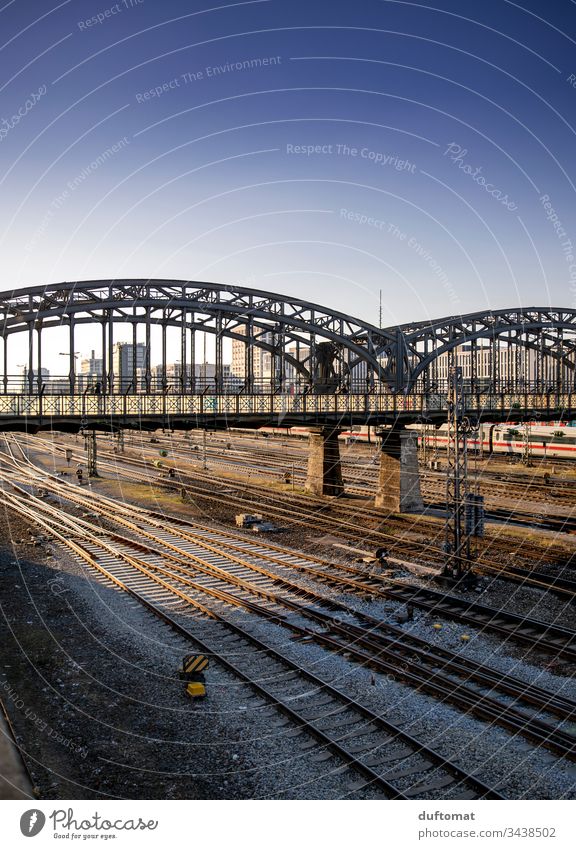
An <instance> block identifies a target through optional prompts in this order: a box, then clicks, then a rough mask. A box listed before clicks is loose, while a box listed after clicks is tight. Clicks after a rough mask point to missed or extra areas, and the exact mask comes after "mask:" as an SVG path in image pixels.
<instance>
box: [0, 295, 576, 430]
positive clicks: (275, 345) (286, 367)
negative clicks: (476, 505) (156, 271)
mask: <svg viewBox="0 0 576 849" xmlns="http://www.w3.org/2000/svg"><path fill="white" fill-rule="evenodd" d="M84 325H92V326H94V325H96V326H98V327H99V336H100V340H101V342H100V350H99V356H98V358H97V359H98V360H99V362H100V365H99V368H98V372H97V373H96V374H92V375H91V376H90V377H89V378H87V377H86V375H85V374H82V373H79V372H78V368H77V362H76V357H77V355H78V352H77V351H76V346H77V342H78V338H79V333H80V331H81V330H82V327H83V326H84ZM121 325H123V326H124V327H125V328H126V327H128V328H129V330H128V335H129V336H130V337H131V342H130V343H125V344H126V346H127V349H128V353H129V351H130V350H131V351H132V356H131V358H130V357H128V358H127V360H126V358H124V359H125V361H122V359H121V358H119V356H118V347H119V346H118V345H115V340H116V336H117V335H118V337H120V336H122V332H119V333H118V334H117V330H118V328H119V327H120V326H121ZM55 328H59V329H60V333H59V335H58V338H59V340H61V339H62V335H63V334H64V335H65V341H64V342H59V345H60V347H64V348H66V350H65V351H64V352H63V353H64V356H65V357H66V358H67V359H66V363H67V373H66V374H65V375H63V376H62V377H60V378H58V379H56V380H55V379H48V378H47V377H45V370H43V365H42V363H43V334H44V333H45V332H47V331H50V330H52V329H55ZM124 332H126V331H125V330H124ZM0 333H1V335H2V340H3V346H2V350H1V351H0V353H3V372H2V377H1V381H2V383H1V386H0V391H1V392H2V394H0V419H2V420H3V421H6V420H8V419H11V420H13V419H22V420H23V419H26V418H27V420H28V421H29V422H32V421H33V420H34V421H40V423H41V424H43V422H44V420H46V421H47V422H48V421H49V420H54V419H58V420H61V419H62V420H63V419H64V418H66V417H72V418H78V417H80V418H81V419H82V420H88V419H94V421H95V420H96V419H103V418H109V417H112V418H118V417H119V418H124V419H126V420H127V419H128V418H130V417H132V418H134V417H135V418H139V419H140V420H142V419H150V421H156V420H157V417H163V419H169V420H176V419H178V420H180V419H181V420H182V421H192V422H196V423H200V422H203V421H207V420H208V419H209V418H210V416H212V418H213V419H214V421H215V420H216V418H218V421H221V420H222V421H226V422H230V421H232V420H234V421H236V420H238V421H239V420H244V421H247V420H248V419H249V418H250V416H251V417H252V419H253V420H254V421H255V422H256V421H258V422H259V423H262V421H263V420H269V421H272V420H278V419H282V421H283V422H285V423H286V424H288V423H298V422H300V423H302V422H310V421H317V422H321V421H327V422H328V421H330V422H333V421H335V420H339V419H342V418H343V417H344V416H346V417H349V418H348V419H347V420H348V421H349V422H350V423H352V422H374V423H377V422H386V421H390V420H392V419H393V418H394V417H395V418H398V417H399V416H400V417H402V418H403V419H404V420H406V421H407V420H414V418H417V417H420V416H421V417H424V418H426V417H428V418H431V419H437V420H440V419H442V418H443V417H445V414H446V406H445V390H446V381H447V376H448V369H449V367H450V366H451V365H452V364H454V363H455V362H458V363H459V364H461V365H462V369H463V386H464V391H465V393H466V395H467V397H468V402H469V408H470V409H471V410H472V408H473V409H474V411H475V414H476V415H477V416H478V417H484V418H489V417H494V415H496V414H498V416H499V417H500V418H502V417H504V416H505V415H506V416H508V417H511V416H512V414H513V411H516V417H517V418H521V417H524V416H528V415H534V414H535V413H538V412H539V413H540V414H541V415H542V417H547V418H554V417H559V416H560V414H562V413H563V414H567V415H574V413H575V410H574V407H575V404H574V396H575V387H576V368H575V366H576V310H572V309H562V308H548V307H531V308H521V309H517V308H516V309H510V310H495V311H488V312H477V313H471V314H469V315H463V316H449V317H446V318H442V319H438V320H432V321H422V322H417V323H409V324H403V325H399V326H395V327H386V328H379V327H376V326H375V325H373V324H370V323H368V322H366V321H363V320H361V319H358V318H353V317H351V316H349V315H346V314H344V313H342V312H338V311H335V310H332V309H329V308H326V307H323V306H320V305H318V304H315V303H311V302H308V301H304V300H301V299H296V298H290V297H287V296H282V295H278V294H275V293H271V292H265V291H260V290H257V289H251V288H246V287H240V286H229V285H224V284H218V283H198V282H192V281H180V280H145V279H129V280H95V281H83V282H67V283H61V284H54V285H49V286H37V287H34V288H30V289H25V290H22V289H20V290H13V291H8V292H2V293H0ZM17 334H26V338H27V343H28V344H27V347H28V358H27V359H28V362H27V363H26V364H25V366H24V375H22V374H21V375H20V376H15V375H13V374H11V373H10V369H9V362H10V340H11V339H12V337H14V336H15V335H17ZM170 334H172V336H171V338H172V339H173V337H174V334H176V335H177V337H178V339H179V346H178V347H179V352H180V357H179V361H178V362H177V363H175V364H174V363H173V364H169V363H168V362H167V350H168V342H167V339H168V337H169V335H170ZM210 335H211V336H212V337H213V339H214V351H215V354H214V367H213V373H212V374H211V375H210V376H208V375H207V371H206V355H205V353H204V357H203V358H202V357H200V358H199V357H198V352H199V344H198V339H201V340H202V341H203V342H204V352H205V350H206V348H205V339H206V337H207V336H210ZM158 338H159V341H158ZM226 339H228V340H232V343H234V344H233V350H234V351H235V352H236V353H235V355H234V356H235V362H234V363H233V373H230V368H229V367H228V368H227V367H226V364H225V363H224V358H223V345H224V340H226ZM228 344H229V343H228ZM154 348H156V350H157V351H159V355H157V359H158V360H159V364H158V365H156V366H155V365H154V364H153V361H152V351H153V349H154ZM239 352H240V353H239ZM202 368H203V371H202Z"/></svg>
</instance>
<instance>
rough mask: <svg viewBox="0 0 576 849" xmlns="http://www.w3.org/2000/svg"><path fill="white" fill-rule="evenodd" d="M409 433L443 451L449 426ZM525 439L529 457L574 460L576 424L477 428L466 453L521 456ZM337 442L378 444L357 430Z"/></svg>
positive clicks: (368, 432)
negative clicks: (477, 452)
mask: <svg viewBox="0 0 576 849" xmlns="http://www.w3.org/2000/svg"><path fill="white" fill-rule="evenodd" d="M411 429H414V430H417V431H418V442H419V444H422V439H423V438H426V441H427V445H428V448H429V449H431V450H434V449H435V448H438V449H439V450H442V449H445V448H446V445H447V443H448V434H447V429H448V426H447V425H445V424H443V425H441V426H440V427H439V428H435V427H433V426H429V427H428V428H427V430H425V431H424V429H423V427H422V426H421V425H412V426H411ZM260 432H261V433H271V434H272V433H274V434H277V435H283V436H286V435H287V433H288V434H289V435H290V436H296V437H305V436H308V430H307V429H306V428H303V427H293V428H290V429H289V430H287V429H285V428H261V430H260ZM526 437H527V438H528V443H529V446H530V454H531V455H532V457H541V458H544V459H551V460H553V459H563V460H576V422H571V423H568V424H567V423H565V422H562V423H552V424H549V425H540V424H528V425H526V424H524V423H519V424H491V423H484V424H482V425H480V429H479V432H478V436H477V438H476V437H470V438H469V440H468V450H472V451H474V450H476V451H479V452H483V453H485V454H489V453H494V454H521V455H523V454H524V453H525V451H526ZM340 439H342V440H344V441H346V442H347V443H348V444H350V443H352V442H367V443H376V442H377V441H378V438H377V436H376V435H375V430H374V428H373V427H371V428H369V427H367V426H364V425H363V426H359V427H356V428H354V429H353V430H345V431H342V433H341V434H340Z"/></svg>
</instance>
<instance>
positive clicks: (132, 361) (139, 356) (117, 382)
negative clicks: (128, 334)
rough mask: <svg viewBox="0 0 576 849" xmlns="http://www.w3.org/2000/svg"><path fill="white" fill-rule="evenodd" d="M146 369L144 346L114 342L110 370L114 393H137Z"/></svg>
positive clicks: (142, 343) (141, 343)
mask: <svg viewBox="0 0 576 849" xmlns="http://www.w3.org/2000/svg"><path fill="white" fill-rule="evenodd" d="M145 367H146V345H145V343H144V342H137V343H136V348H134V345H133V344H132V343H131V342H116V343H115V345H114V347H113V349H112V370H113V372H114V389H115V391H116V392H129V391H130V392H137V391H138V389H139V388H142V380H143V376H144V370H145Z"/></svg>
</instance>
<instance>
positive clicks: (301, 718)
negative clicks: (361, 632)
mask: <svg viewBox="0 0 576 849" xmlns="http://www.w3.org/2000/svg"><path fill="white" fill-rule="evenodd" d="M30 499H31V496H29V495H28V496H25V495H21V496H8V495H6V494H5V495H4V498H3V501H4V503H5V505H6V506H7V507H9V508H10V509H12V510H15V511H16V512H18V513H19V514H20V515H21V516H23V517H25V518H27V519H28V520H30V521H33V522H34V523H35V524H37V525H38V524H39V525H41V526H42V527H43V528H44V529H45V530H46V531H47V532H48V533H50V534H51V535H52V536H53V537H55V538H56V539H57V540H58V541H59V542H60V543H61V544H62V545H64V546H66V547H67V548H68V549H69V550H71V551H72V552H73V553H74V555H75V556H76V557H77V558H79V559H80V560H82V562H83V563H85V564H87V565H88V566H89V567H91V568H93V569H95V570H97V571H98V573H99V574H100V575H101V576H103V577H104V578H105V579H106V580H108V581H111V582H112V583H114V585H115V586H117V587H119V588H120V589H122V590H124V591H125V592H127V593H129V594H130V595H131V596H132V597H134V598H136V599H137V600H138V601H139V602H140V603H141V604H143V605H144V606H145V607H146V608H147V609H148V610H149V611H151V612H152V613H154V614H155V615H156V616H158V617H160V618H161V619H162V620H163V621H164V622H166V623H167V624H169V625H170V626H171V627H172V628H173V629H174V630H175V631H176V632H177V633H178V634H179V635H180V636H182V637H185V638H186V639H188V640H189V641H190V642H191V643H192V644H193V645H195V646H197V647H198V648H199V649H200V650H201V651H203V652H204V653H206V654H208V655H209V656H211V657H212V658H213V659H214V660H215V661H216V662H217V663H218V664H220V665H221V666H222V667H224V668H226V669H227V670H228V671H230V672H232V673H233V674H234V675H235V676H236V677H237V678H238V679H239V680H241V681H244V682H245V683H247V684H248V685H249V686H250V688H251V689H252V690H253V691H254V693H255V694H256V695H257V696H259V697H262V698H263V699H264V700H265V702H266V703H267V704H269V705H270V706H271V707H272V708H273V710H274V711H275V712H276V711H279V712H281V713H282V714H284V716H285V717H286V718H287V719H288V720H289V722H290V723H291V724H292V726H293V728H292V729H291V731H289V732H288V733H289V734H290V735H291V736H294V737H295V740H296V741H298V740H300V739H301V738H302V737H304V739H303V740H302V741H301V745H302V747H303V748H308V746H311V745H315V746H316V748H317V757H318V759H319V760H324V759H327V758H329V757H332V756H335V757H337V758H338V759H339V761H340V762H341V764H342V767H340V768H344V769H349V770H351V771H352V777H353V783H352V784H351V785H350V791H351V792H354V791H356V790H361V789H364V788H371V789H377V790H378V791H380V792H381V793H382V794H383V795H384V796H385V797H386V798H393V799H426V798H435V794H437V793H438V792H440V791H441V794H442V798H443V799H446V798H447V799H480V798H482V799H502V798H503V796H502V795H501V794H500V793H499V792H498V791H497V790H496V789H493V788H490V787H488V786H487V785H486V784H484V783H483V782H482V781H481V780H480V779H479V778H478V777H476V776H475V775H470V774H468V773H466V772H465V771H464V770H462V769H461V768H460V767H458V766H457V765H456V764H454V763H453V762H452V761H450V760H448V759H446V758H444V757H443V756H442V755H440V754H439V753H437V752H436V751H434V750H433V749H431V748H430V747H428V746H427V745H425V744H424V743H422V742H421V741H419V740H417V739H415V738H414V737H412V736H411V735H409V734H407V733H406V732H404V731H403V730H402V729H401V728H399V727H397V726H395V725H393V724H392V723H390V722H388V721H387V720H384V719H383V718H382V716H380V715H379V714H377V713H375V712H374V711H372V710H370V709H369V708H367V707H366V706H365V705H363V704H361V703H360V702H358V701H356V700H354V699H352V698H350V697H349V696H348V695H347V694H346V693H345V692H343V691H342V690H340V689H338V688H337V687H334V686H333V685H332V684H330V683H329V682H327V681H325V680H323V679H322V678H321V677H320V676H318V675H315V674H312V673H311V672H310V671H309V670H307V669H304V668H303V667H302V666H301V665H300V664H298V663H296V662H294V661H293V660H292V659H291V658H290V657H287V656H286V655H285V654H283V653H282V652H280V651H278V649H276V648H274V647H273V646H270V645H269V644H266V643H264V642H263V641H262V640H261V639H259V638H258V637H257V636H255V635H254V634H250V633H249V632H247V631H246V630H245V629H243V628H240V627H238V626H237V625H236V624H234V623H233V622H230V621H229V620H228V618H227V617H226V614H225V613H223V612H221V611H218V610H217V609H216V608H215V607H214V605H212V606H210V607H208V606H206V598H207V597H208V596H210V597H211V598H214V597H215V595H218V596H220V598H219V601H220V602H221V603H222V604H223V605H226V604H239V603H240V602H239V601H238V596H234V597H232V595H231V596H230V598H229V597H228V596H227V595H226V593H225V592H224V591H223V590H221V589H218V588H217V587H215V586H214V582H212V587H211V590H210V592H208V586H204V585H202V587H201V591H199V590H198V586H199V585H198V584H196V585H195V582H192V581H189V580H188V579H187V580H186V582H185V584H183V582H182V579H181V576H180V577H178V576H176V575H174V574H172V575H171V576H170V577H168V575H167V571H168V570H166V569H165V568H164V567H161V566H156V567H153V566H152V564H150V563H149V562H148V560H147V559H146V558H145V557H144V556H143V555H144V552H143V546H142V545H138V544H137V543H135V544H134V545H133V550H132V552H131V553H129V552H128V551H127V550H126V548H127V547H128V546H127V545H126V544H123V545H122V546H119V545H118V541H117V540H113V542H114V544H113V545H112V544H110V539H111V538H108V537H107V536H105V535H103V534H102V529H101V528H99V527H97V526H96V527H95V529H94V531H90V530H89V525H88V523H85V522H81V521H78V520H74V519H72V517H70V516H66V517H63V515H62V514H61V513H59V511H57V510H55V509H54V508H51V507H50V506H49V505H46V504H43V503H42V501H41V499H35V498H33V499H32V503H30ZM39 501H40V504H38V502H39ZM148 554H150V552H148ZM183 585H184V586H186V591H183V590H182V589H181V588H180V587H182V586H183ZM195 586H196V592H194V589H195ZM198 593H200V597H198ZM247 603H248V600H247V599H245V598H244V599H242V604H243V606H245V605H246V604H247ZM191 609H194V610H195V611H196V612H197V613H198V614H199V615H200V618H196V619H195V625H194V633H192V632H191V631H190V630H189V629H188V628H186V627H185V626H184V625H183V624H182V621H183V620H184V621H185V620H186V617H189V615H190V610H191ZM263 610H265V611H266V615H267V616H270V615H273V614H272V613H271V611H270V608H269V606H268V607H264V608H263ZM306 738H310V742H308V740H307V739H306Z"/></svg>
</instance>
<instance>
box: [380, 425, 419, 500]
mask: <svg viewBox="0 0 576 849" xmlns="http://www.w3.org/2000/svg"><path fill="white" fill-rule="evenodd" d="M380 435H381V437H382V444H381V454H380V474H379V477H378V485H377V490H376V498H375V501H374V506H375V507H379V508H382V509H383V510H387V511H388V512H389V513H410V512H416V511H419V510H423V509H424V504H423V502H422V494H421V492H420V472H419V470H418V434H417V433H416V432H415V431H411V430H399V429H396V428H391V429H390V430H384V431H382V432H381V434H380Z"/></svg>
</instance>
